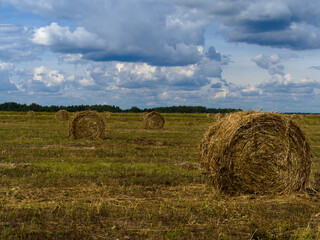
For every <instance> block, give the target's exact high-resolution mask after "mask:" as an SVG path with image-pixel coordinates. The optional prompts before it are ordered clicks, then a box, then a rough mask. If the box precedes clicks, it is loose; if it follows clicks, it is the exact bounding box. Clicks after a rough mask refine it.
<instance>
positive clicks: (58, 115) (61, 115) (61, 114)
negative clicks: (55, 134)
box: [55, 110, 69, 121]
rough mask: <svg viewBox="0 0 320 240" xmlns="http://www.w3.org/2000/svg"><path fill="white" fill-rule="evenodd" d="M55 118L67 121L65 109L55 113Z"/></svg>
mask: <svg viewBox="0 0 320 240" xmlns="http://www.w3.org/2000/svg"><path fill="white" fill-rule="evenodd" d="M55 118H56V120H58V121H67V120H69V113H68V112H67V111H66V110H60V111H58V112H57V113H56V115H55Z"/></svg>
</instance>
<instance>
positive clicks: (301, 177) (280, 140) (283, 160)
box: [200, 111, 313, 194]
mask: <svg viewBox="0 0 320 240" xmlns="http://www.w3.org/2000/svg"><path fill="white" fill-rule="evenodd" d="M200 148H201V153H202V161H203V165H204V167H205V168H206V170H207V171H208V173H209V176H210V177H211V179H212V182H213V184H214V186H215V187H216V188H217V189H220V190H221V191H223V192H226V193H258V194H269V193H280V194H281V193H290V192H295V191H300V190H304V189H305V188H306V186H307V184H308V183H309V177H310V166H311V158H312V156H313V155H312V152H311V148H310V144H309V140H308V138H307V136H306V134H305V133H304V132H303V131H302V129H301V128H300V127H299V126H298V125H297V123H295V122H293V121H291V120H290V119H288V118H286V117H284V116H283V115H280V114H276V113H260V112H255V111H251V112H237V113H233V114H228V117H227V118H222V119H219V120H218V121H215V122H214V123H213V125H212V126H211V127H210V128H209V130H208V131H207V132H206V133H205V135H204V138H203V140H202V142H201V144H200Z"/></svg>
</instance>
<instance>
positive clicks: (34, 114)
mask: <svg viewBox="0 0 320 240" xmlns="http://www.w3.org/2000/svg"><path fill="white" fill-rule="evenodd" d="M27 115H28V118H34V117H35V116H36V113H35V112H34V111H28V112H27Z"/></svg>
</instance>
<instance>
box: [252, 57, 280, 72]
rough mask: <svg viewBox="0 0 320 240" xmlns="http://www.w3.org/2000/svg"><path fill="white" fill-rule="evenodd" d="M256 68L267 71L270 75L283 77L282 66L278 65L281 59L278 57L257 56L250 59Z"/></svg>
mask: <svg viewBox="0 0 320 240" xmlns="http://www.w3.org/2000/svg"><path fill="white" fill-rule="evenodd" d="M252 61H254V62H255V63H256V64H257V66H259V67H261V68H263V69H267V70H268V72H269V74H270V75H272V76H273V75H276V74H279V75H285V73H284V66H283V65H282V64H279V63H280V61H281V59H280V57H279V55H277V54H273V55H271V56H265V55H264V54H259V55H257V56H255V57H253V58H252Z"/></svg>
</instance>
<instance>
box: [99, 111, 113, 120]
mask: <svg viewBox="0 0 320 240" xmlns="http://www.w3.org/2000/svg"><path fill="white" fill-rule="evenodd" d="M101 115H102V117H103V118H106V119H110V118H111V112H103V113H102V114H101Z"/></svg>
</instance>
